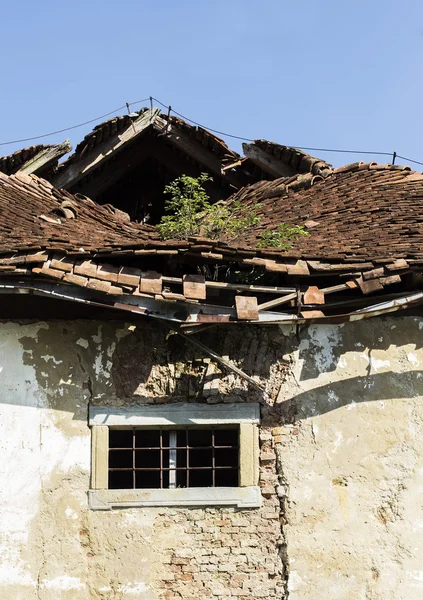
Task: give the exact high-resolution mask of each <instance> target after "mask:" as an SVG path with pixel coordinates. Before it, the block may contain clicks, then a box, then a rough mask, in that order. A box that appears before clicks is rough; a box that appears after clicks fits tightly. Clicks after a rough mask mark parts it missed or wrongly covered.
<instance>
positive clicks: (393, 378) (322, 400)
mask: <svg viewBox="0 0 423 600" xmlns="http://www.w3.org/2000/svg"><path fill="white" fill-rule="evenodd" d="M415 397H423V374H422V372H421V371H420V370H418V371H416V370H413V371H407V372H406V373H393V372H388V373H374V374H373V375H367V376H364V377H353V378H350V379H342V380H341V381H334V382H330V383H328V384H325V385H321V386H318V385H316V387H313V388H312V389H310V390H308V391H305V392H301V393H300V394H297V395H296V396H294V397H293V398H290V399H288V400H284V401H282V402H281V404H280V405H279V411H280V417H281V420H282V422H284V423H294V422H295V421H297V420H299V419H307V418H310V417H315V416H318V415H323V414H325V413H328V412H330V411H333V410H336V409H338V408H340V407H341V406H347V405H350V406H351V407H352V408H353V405H355V404H359V403H362V402H375V401H380V400H384V401H394V400H397V399H401V398H415Z"/></svg>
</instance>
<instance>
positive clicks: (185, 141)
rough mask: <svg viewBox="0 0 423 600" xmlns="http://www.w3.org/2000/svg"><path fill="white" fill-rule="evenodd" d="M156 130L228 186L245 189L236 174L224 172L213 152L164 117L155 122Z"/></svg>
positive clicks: (220, 162)
mask: <svg viewBox="0 0 423 600" xmlns="http://www.w3.org/2000/svg"><path fill="white" fill-rule="evenodd" d="M154 128H155V129H156V130H157V131H158V132H159V133H161V134H162V135H164V136H166V138H167V139H168V140H169V141H170V142H171V143H172V144H173V145H174V146H176V147H177V148H179V150H182V152H184V153H185V154H187V155H188V156H190V157H191V158H193V159H194V160H195V161H196V162H199V163H201V164H202V165H204V167H205V168H206V169H208V170H209V171H211V172H212V173H215V174H216V175H218V176H219V177H220V178H222V180H223V181H227V183H228V184H232V185H234V186H235V187H236V188H240V187H243V185H244V183H243V182H241V181H240V179H239V177H238V176H237V175H236V173H232V172H230V171H224V170H223V168H222V161H221V159H219V158H218V157H217V156H216V155H215V154H214V153H213V152H212V151H211V150H209V149H208V148H205V147H204V146H203V145H202V144H201V142H199V141H197V140H195V139H193V138H192V137H190V136H189V135H187V134H186V133H184V132H183V131H181V130H180V129H179V128H178V127H177V126H175V125H172V124H171V123H169V122H168V121H166V119H163V118H162V117H158V118H156V119H155V121H154Z"/></svg>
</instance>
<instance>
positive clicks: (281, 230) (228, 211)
mask: <svg viewBox="0 0 423 600" xmlns="http://www.w3.org/2000/svg"><path fill="white" fill-rule="evenodd" d="M211 180H212V177H211V176H210V175H208V174H207V173H202V174H201V175H200V176H199V177H190V176H188V175H182V176H181V177H177V178H176V179H175V180H174V181H172V183H170V184H169V185H167V186H166V187H165V189H164V193H165V195H166V196H167V199H166V201H165V211H166V213H167V214H165V215H164V216H163V217H162V219H161V221H160V223H159V224H158V225H157V229H158V231H159V234H160V236H161V238H162V239H164V240H168V239H175V240H185V239H187V238H188V237H191V236H198V235H204V236H205V237H207V238H209V239H213V240H218V239H220V238H221V237H225V238H226V239H228V240H233V239H235V238H237V237H239V236H240V235H242V234H243V233H244V232H245V231H247V229H249V228H250V227H253V226H257V225H259V224H260V221H261V217H260V215H259V214H258V212H259V209H260V207H261V204H254V205H253V206H249V207H248V209H247V210H246V207H245V206H244V205H243V204H242V203H241V202H236V201H235V202H229V203H226V202H218V203H216V204H211V203H210V199H209V196H208V194H207V192H206V190H205V189H204V185H203V184H205V183H206V182H207V181H211ZM299 235H309V234H308V232H307V231H306V230H305V229H304V228H303V227H302V226H294V227H291V226H289V225H286V224H284V223H282V224H280V225H279V226H278V228H277V229H276V230H266V231H264V232H262V233H261V234H260V238H261V239H260V241H259V242H258V244H257V246H258V247H260V248H264V247H273V248H281V249H284V250H285V249H287V248H290V247H291V245H292V244H291V242H292V241H293V240H294V239H295V238H296V237H298V236H299Z"/></svg>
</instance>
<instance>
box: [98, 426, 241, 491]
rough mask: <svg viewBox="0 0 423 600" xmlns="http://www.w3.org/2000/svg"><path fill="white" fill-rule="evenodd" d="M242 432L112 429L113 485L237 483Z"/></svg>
mask: <svg viewBox="0 0 423 600" xmlns="http://www.w3.org/2000/svg"><path fill="white" fill-rule="evenodd" d="M238 479H239V431H238V429H237V428H231V429H220V428H218V429H190V428H186V429H135V428H133V429H110V430H109V489H143V488H144V489H145V488H158V489H173V488H187V487H226V486H227V487H236V486H238Z"/></svg>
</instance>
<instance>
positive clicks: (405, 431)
mask: <svg viewBox="0 0 423 600" xmlns="http://www.w3.org/2000/svg"><path fill="white" fill-rule="evenodd" d="M201 339H202V340H203V341H204V343H206V344H208V345H209V346H211V347H213V348H214V349H215V350H216V351H218V352H219V353H221V354H222V355H224V356H227V357H229V358H230V359H232V360H234V361H235V362H236V363H237V364H238V366H240V367H241V368H242V369H244V370H245V371H246V372H248V373H249V374H252V375H253V376H254V377H256V378H257V380H259V381H261V382H262V383H264V384H265V385H266V388H267V390H268V396H267V397H266V398H263V397H261V396H260V393H259V392H257V391H252V390H251V389H247V388H246V385H245V383H244V382H243V381H242V380H240V379H239V378H237V377H235V376H234V375H232V374H228V373H223V372H221V371H220V369H219V368H218V367H216V366H215V365H214V364H213V363H211V362H210V361H208V360H206V359H204V357H203V356H201V355H200V354H199V353H198V352H197V351H196V350H193V349H192V348H191V347H190V346H187V345H186V343H185V342H184V341H182V340H181V339H180V338H179V337H178V336H175V335H172V336H169V335H168V333H167V330H166V329H165V328H162V327H161V326H160V325H157V324H156V323H153V324H150V323H147V322H146V323H141V324H139V323H138V324H137V325H124V324H122V323H111V322H107V323H106V322H104V323H99V322H88V321H74V322H66V321H49V322H40V323H23V322H22V323H1V324H0V391H1V403H0V511H1V519H0V556H1V557H2V558H1V561H0V597H1V598H2V599H4V600H12V599H13V600H21V599H22V600H23V599H25V600H32V599H34V600H35V599H37V600H52V599H59V600H62V599H63V600H70V599H76V598H78V600H80V599H82V600H85V599H86V600H88V599H89V600H91V599H103V600H106V599H108V600H109V599H111V600H129V599H132V598H140V599H141V598H142V599H143V600H161V599H166V600H171V599H173V598H175V599H176V598H180V599H183V600H193V599H194V598H195V599H198V598H202V599H208V600H219V599H220V598H229V599H234V598H237V599H241V600H242V599H244V600H246V599H247V598H249V599H251V598H261V597H262V598H278V599H281V598H283V597H287V596H288V595H289V598H290V599H294V600H296V599H300V598H301V600H308V599H310V600H311V599H312V598H313V599H314V598H317V597H323V596H324V597H327V598H330V599H332V598H333V599H335V598H336V599H339V598H341V599H342V598H351V599H353V598H354V599H355V598H363V599H364V598H366V599H367V598H369V599H372V600H374V599H380V600H382V598H383V599H384V600H385V599H387V598H388V599H390V598H392V599H393V598H396V599H397V598H399V599H402V598H404V599H405V598H407V600H408V599H411V600H413V599H417V598H421V595H422V589H421V588H422V587H423V574H422V572H421V570H419V564H421V563H422V558H423V557H422V550H421V549H420V546H419V535H420V529H421V523H422V522H423V516H422V514H421V511H422V497H421V494H422V492H421V489H423V487H422V484H421V482H420V478H421V477H422V473H423V469H422V467H423V465H421V458H420V457H421V455H422V452H421V451H420V450H421V446H422V444H423V436H422V432H421V423H422V417H423V408H422V407H421V405H420V403H421V400H422V396H423V387H422V380H421V373H420V368H421V363H422V361H423V350H422V344H421V340H422V339H423V320H420V319H418V318H416V317H402V318H396V319H394V318H388V319H379V320H374V321H369V322H362V323H360V322H359V323H352V324H348V325H344V326H315V327H311V328H308V329H304V330H303V331H300V332H297V331H294V330H291V329H284V328H278V327H271V328H270V327H269V328H251V327H247V328H245V327H243V328H240V327H236V328H234V329H224V330H211V331H210V333H205V334H203V336H202V338H201ZM181 401H184V402H186V401H195V402H201V401H204V402H207V403H211V404H215V403H220V402H231V403H232V402H248V401H254V402H257V401H259V402H261V404H262V423H261V428H260V443H261V453H260V485H261V487H262V493H263V506H262V508H260V509H232V508H216V509H214V508H207V509H200V508H195V509H187V508H185V509H184V508H171V509H170V508H169V509H167V508H163V507H160V508H142V509H140V508H137V509H125V510H113V511H104V512H103V511H91V510H89V509H88V508H87V490H88V489H89V475H90V430H89V428H88V426H87V413H88V405H89V403H93V404H110V405H128V404H134V403H135V404H136V403H146V402H147V403H165V402H181Z"/></svg>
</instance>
